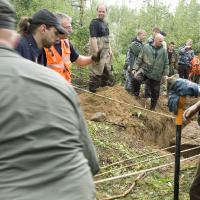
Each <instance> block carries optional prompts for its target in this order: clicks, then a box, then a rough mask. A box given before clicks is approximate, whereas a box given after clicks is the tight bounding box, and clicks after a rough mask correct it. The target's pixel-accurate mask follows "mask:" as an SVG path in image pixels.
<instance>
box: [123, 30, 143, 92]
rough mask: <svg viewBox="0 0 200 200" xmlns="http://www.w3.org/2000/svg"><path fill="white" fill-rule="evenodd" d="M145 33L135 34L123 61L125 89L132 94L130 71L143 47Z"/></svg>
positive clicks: (141, 31)
mask: <svg viewBox="0 0 200 200" xmlns="http://www.w3.org/2000/svg"><path fill="white" fill-rule="evenodd" d="M145 36H146V32H145V31H144V30H139V31H138V33H137V37H136V38H134V39H133V41H132V42H131V44H130V45H129V48H128V50H127V54H126V60H125V75H126V80H125V89H126V90H127V91H128V92H130V93H133V75H132V69H133V65H134V64H135V62H136V60H137V58H138V55H139V53H140V51H141V49H142V47H143V42H144V40H145Z"/></svg>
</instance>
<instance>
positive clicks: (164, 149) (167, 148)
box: [101, 137, 200, 169]
mask: <svg viewBox="0 0 200 200" xmlns="http://www.w3.org/2000/svg"><path fill="white" fill-rule="evenodd" d="M199 139H200V137H199V138H196V139H193V140H189V141H188V142H190V141H194V140H195V141H196V140H199ZM184 144H186V143H182V145H184ZM174 147H176V145H173V146H170V147H166V148H163V149H161V150H160V151H166V150H169V149H172V148H174ZM154 153H158V151H152V152H150V153H146V154H143V155H139V156H135V157H132V158H129V159H125V160H121V161H118V162H115V163H112V164H110V165H107V166H104V167H101V169H106V168H108V167H112V166H114V165H117V164H120V163H123V162H126V161H130V160H134V159H137V158H141V157H144V156H148V155H151V154H154Z"/></svg>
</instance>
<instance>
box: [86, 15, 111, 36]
mask: <svg viewBox="0 0 200 200" xmlns="http://www.w3.org/2000/svg"><path fill="white" fill-rule="evenodd" d="M89 30H90V37H103V36H108V35H109V28H108V24H107V23H106V22H104V21H102V20H100V19H98V18H97V19H93V20H92V21H91V23H90V27H89Z"/></svg>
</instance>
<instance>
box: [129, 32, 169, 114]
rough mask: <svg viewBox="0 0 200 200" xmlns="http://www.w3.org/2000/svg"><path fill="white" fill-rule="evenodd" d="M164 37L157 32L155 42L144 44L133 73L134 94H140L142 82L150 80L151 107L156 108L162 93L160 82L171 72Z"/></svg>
mask: <svg viewBox="0 0 200 200" xmlns="http://www.w3.org/2000/svg"><path fill="white" fill-rule="evenodd" d="M163 40H164V37H163V36H162V35H161V34H159V33H158V34H157V35H156V36H155V39H154V41H153V43H147V44H146V45H144V47H143V49H142V51H141V52H140V54H139V56H138V59H137V62H136V63H135V65H134V66H133V71H132V73H133V74H134V78H133V89H134V95H135V96H136V97H138V96H139V93H140V86H141V84H142V83H143V82H144V81H146V80H148V81H149V87H150V92H151V105H150V109H151V110H155V108H156V104H157V101H158V98H159V93H160V82H161V79H162V77H163V76H164V77H165V78H166V76H168V74H169V61H168V57H167V51H166V49H164V48H163V46H162V42H163Z"/></svg>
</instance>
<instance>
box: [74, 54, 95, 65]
mask: <svg viewBox="0 0 200 200" xmlns="http://www.w3.org/2000/svg"><path fill="white" fill-rule="evenodd" d="M92 62H93V61H92V57H91V56H82V55H79V56H78V58H77V59H76V60H75V63H77V64H78V65H81V66H85V65H89V64H91V63H92Z"/></svg>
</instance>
